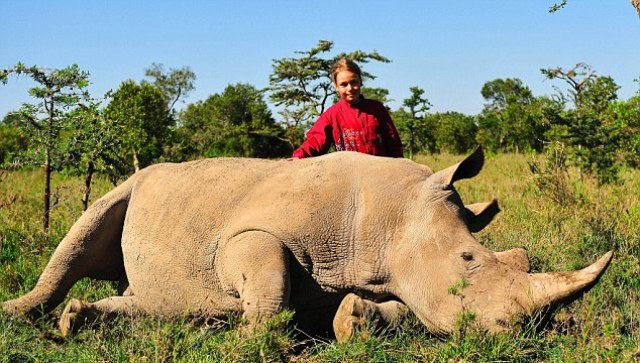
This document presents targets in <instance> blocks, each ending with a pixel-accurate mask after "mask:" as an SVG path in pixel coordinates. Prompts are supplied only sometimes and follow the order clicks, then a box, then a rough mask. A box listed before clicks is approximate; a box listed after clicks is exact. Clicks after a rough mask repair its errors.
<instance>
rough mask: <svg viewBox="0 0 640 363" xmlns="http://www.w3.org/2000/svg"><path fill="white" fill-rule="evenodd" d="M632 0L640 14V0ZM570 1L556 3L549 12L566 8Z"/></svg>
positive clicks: (639, 14) (632, 4)
mask: <svg viewBox="0 0 640 363" xmlns="http://www.w3.org/2000/svg"><path fill="white" fill-rule="evenodd" d="M630 1H631V6H633V7H634V8H635V9H636V12H638V16H640V0H630ZM568 2H569V1H568V0H562V1H560V2H559V3H555V4H553V5H551V6H550V7H549V12H550V13H555V12H556V11H558V10H560V9H562V8H564V7H565V6H566V5H567V3H568Z"/></svg>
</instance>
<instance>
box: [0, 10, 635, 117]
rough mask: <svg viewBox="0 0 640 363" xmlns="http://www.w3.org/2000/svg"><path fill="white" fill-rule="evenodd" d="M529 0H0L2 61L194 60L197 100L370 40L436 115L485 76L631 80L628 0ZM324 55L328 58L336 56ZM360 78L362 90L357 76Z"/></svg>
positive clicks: (131, 65) (126, 68) (139, 68)
mask: <svg viewBox="0 0 640 363" xmlns="http://www.w3.org/2000/svg"><path fill="white" fill-rule="evenodd" d="M553 3H554V0H533V1H516V0H511V1H478V0H457V1H431V0H415V1H410V0H395V1H381V0H380V1H378V0H369V1H333V0H328V1H322V2H310V1H278V0H271V1H258V0H254V1H248V0H233V1H232V0H229V1H165V0H160V1H143V0H139V1H120V0H112V1H86V0H85V1H70V0H58V1H44V0H43V1H31V0H21V1H15V0H11V1H9V0H0V9H2V21H1V22H0V68H8V67H11V66H13V65H14V64H15V63H17V62H18V61H20V62H23V63H25V64H26V65H38V66H47V67H58V68H62V67H66V66H68V65H70V64H74V63H75V64H78V65H79V66H80V68H81V69H83V70H86V71H89V72H90V74H91V81H92V86H91V88H90V90H91V92H92V94H93V96H95V97H100V96H102V95H103V94H104V93H105V92H106V91H108V90H109V89H114V90H115V89H117V87H118V85H119V84H120V83H121V82H122V81H124V80H127V79H133V80H136V81H140V80H141V79H143V78H144V69H145V68H147V67H149V66H150V65H151V63H153V62H157V63H162V64H164V66H165V68H180V67H183V66H189V67H190V68H191V69H192V70H193V71H194V72H195V74H196V76H197V80H196V90H195V91H194V92H193V93H192V94H191V95H190V96H189V98H188V99H187V102H196V101H198V100H204V99H206V98H207V97H208V96H209V95H211V94H213V93H218V92H221V91H222V90H223V89H224V88H225V87H226V86H227V85H228V84H235V83H238V82H244V83H249V84H252V85H254V86H256V87H258V88H262V87H266V86H267V85H268V77H269V74H270V73H271V71H272V65H273V59H278V58H283V57H292V56H295V54H294V52H295V51H298V50H307V49H310V48H311V47H313V46H315V45H316V44H317V42H318V40H320V39H326V40H332V41H334V44H335V48H334V50H335V53H337V52H341V51H345V52H348V51H352V50H355V49H362V50H365V51H372V50H377V51H378V52H379V53H381V54H382V55H385V56H387V57H388V58H390V59H391V60H392V63H389V64H376V63H373V64H367V65H364V68H365V69H366V70H367V71H369V72H371V73H373V74H375V75H377V76H378V78H377V79H376V80H374V81H371V82H368V83H367V84H366V85H369V86H373V87H384V88H387V89H389V91H390V98H392V99H393V100H394V101H393V102H390V104H389V106H390V107H391V108H393V109H395V108H397V107H399V106H400V105H401V103H402V100H403V99H404V98H407V97H408V96H409V88H410V87H412V86H418V87H420V88H423V89H424V90H425V91H426V93H425V95H426V97H427V98H428V99H429V100H430V101H431V103H432V104H433V108H432V111H434V112H444V111H458V112H463V113H466V114H477V113H478V112H480V111H481V109H482V106H483V103H484V100H483V99H482V96H481V95H480V90H481V88H482V85H483V84H484V83H485V82H487V81H491V80H494V79H496V78H519V79H521V80H522V81H523V83H524V84H525V85H527V86H529V87H530V88H531V89H532V91H533V93H534V95H536V96H541V95H545V94H546V95H550V94H552V93H553V92H554V89H553V86H554V85H556V86H563V84H562V83H561V82H559V81H555V82H551V81H545V80H544V77H543V76H542V75H541V73H540V71H539V69H540V68H547V67H556V66H561V67H563V68H565V69H568V68H571V67H573V66H574V65H575V64H576V63H578V62H585V63H587V64H589V65H591V66H592V67H593V68H594V69H595V70H596V71H597V72H598V74H600V75H610V76H612V77H613V78H614V80H615V81H616V83H618V84H619V85H620V86H622V88H621V90H620V91H619V97H620V98H621V99H627V98H629V97H631V96H632V95H634V94H635V93H636V92H637V91H638V90H639V89H640V85H639V84H638V83H636V82H634V81H633V80H634V79H636V78H640V18H638V15H637V13H636V12H635V10H634V9H633V7H632V6H631V5H630V3H629V1H628V0H606V1H602V0H579V1H578V0H569V3H568V5H567V6H566V7H565V8H564V9H562V10H560V11H559V12H557V13H555V14H549V13H548V12H547V9H548V8H549V6H550V5H552V4H553ZM335 53H331V55H333V54H335ZM366 85H365V86H366ZM30 86H33V83H32V82H31V81H30V80H29V79H27V78H24V77H21V78H15V77H13V78H10V80H9V83H8V85H5V86H0V117H4V115H5V114H6V113H7V112H9V111H11V110H15V109H18V108H19V107H20V104H21V103H22V102H31V101H32V99H30V98H29V96H28V94H27V89H28V87H30Z"/></svg>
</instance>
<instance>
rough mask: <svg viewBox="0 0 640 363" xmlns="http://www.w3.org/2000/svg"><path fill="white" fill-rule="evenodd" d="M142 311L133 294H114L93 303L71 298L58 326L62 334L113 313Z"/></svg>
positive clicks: (134, 313) (67, 333)
mask: <svg viewBox="0 0 640 363" xmlns="http://www.w3.org/2000/svg"><path fill="white" fill-rule="evenodd" d="M141 313H142V310H141V309H140V308H139V307H138V304H137V301H136V298H135V296H133V295H131V296H114V297H108V298H106V299H102V300H99V301H97V302H95V303H93V304H90V303H86V302H84V301H81V300H77V299H71V300H69V303H67V306H66V307H65V308H64V311H63V312H62V315H61V316H60V321H59V322H58V326H59V327H60V331H61V332H62V335H63V336H65V337H66V336H69V335H70V334H73V333H75V332H77V331H78V330H79V329H80V328H82V327H83V326H85V325H91V324H94V323H96V322H98V321H100V320H104V319H108V318H112V317H114V316H115V315H129V316H135V315H139V314H141Z"/></svg>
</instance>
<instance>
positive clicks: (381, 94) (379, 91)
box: [360, 87, 393, 105]
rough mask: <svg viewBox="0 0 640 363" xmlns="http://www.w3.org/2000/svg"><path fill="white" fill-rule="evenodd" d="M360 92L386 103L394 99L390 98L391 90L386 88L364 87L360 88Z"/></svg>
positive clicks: (366, 96)
mask: <svg viewBox="0 0 640 363" xmlns="http://www.w3.org/2000/svg"><path fill="white" fill-rule="evenodd" d="M360 93H361V94H362V95H363V96H364V97H365V98H368V99H371V100H376V101H380V102H381V103H382V104H384V105H386V104H387V103H389V102H391V101H393V100H392V99H389V90H388V89H386V88H378V87H363V88H361V89H360Z"/></svg>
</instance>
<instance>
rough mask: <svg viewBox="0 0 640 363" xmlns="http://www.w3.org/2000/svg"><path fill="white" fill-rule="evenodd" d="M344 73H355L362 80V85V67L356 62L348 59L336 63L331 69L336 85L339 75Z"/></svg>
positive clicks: (343, 58)
mask: <svg viewBox="0 0 640 363" xmlns="http://www.w3.org/2000/svg"><path fill="white" fill-rule="evenodd" d="M342 71H349V72H353V73H355V74H356V75H358V78H360V83H362V71H360V67H358V65H357V64H356V62H354V61H352V60H351V59H349V58H347V57H342V58H340V59H338V61H336V63H335V64H334V65H333V68H332V69H331V79H332V80H333V83H336V78H337V77H338V73H340V72H342Z"/></svg>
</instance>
